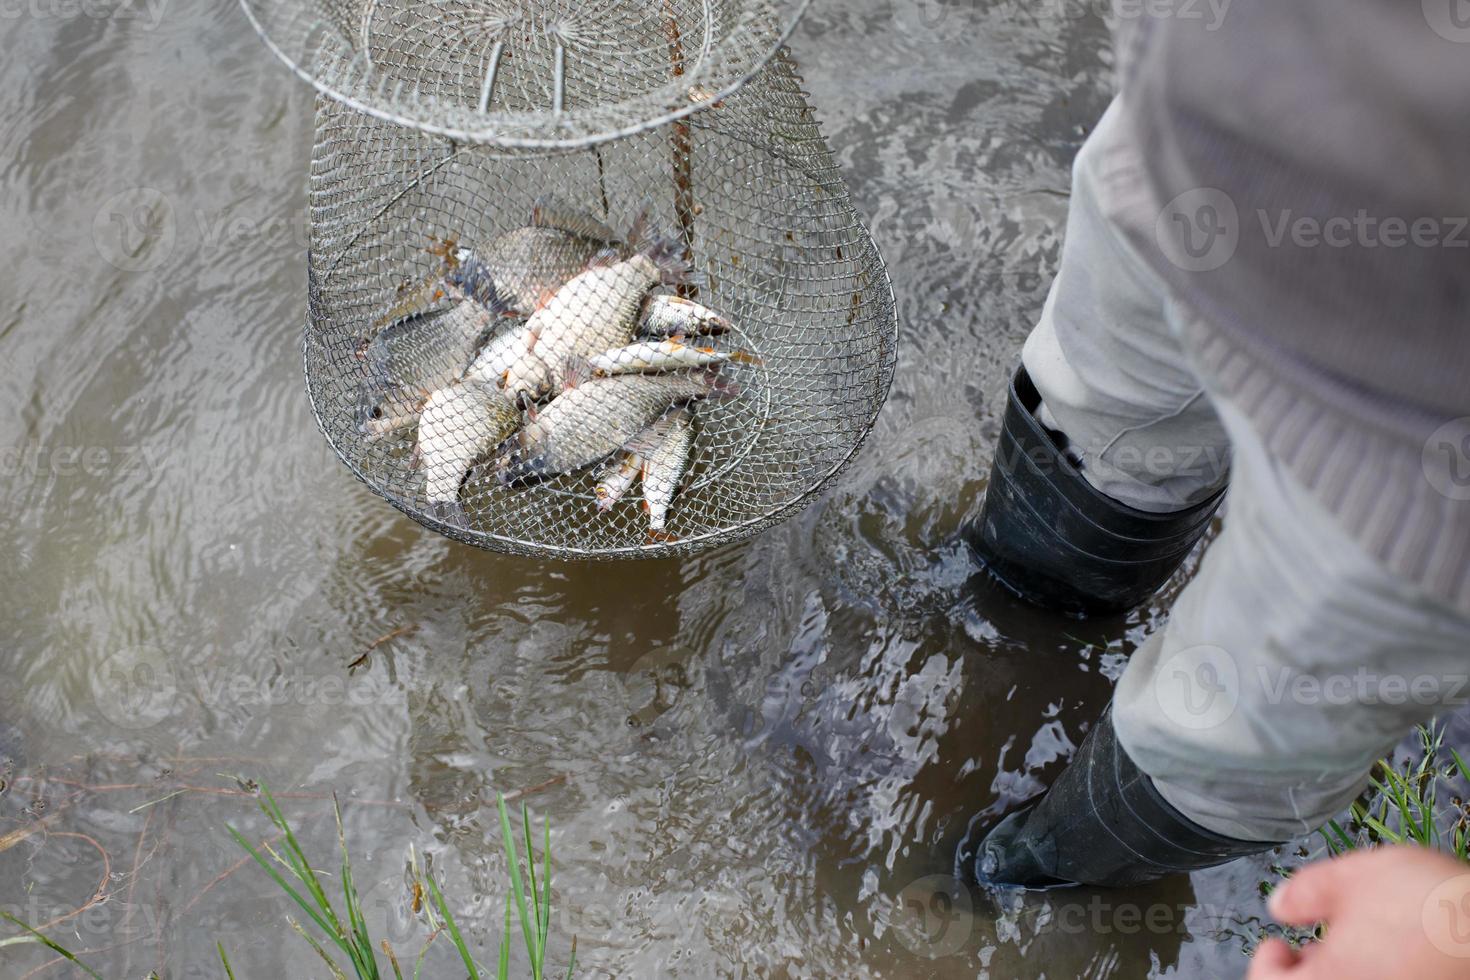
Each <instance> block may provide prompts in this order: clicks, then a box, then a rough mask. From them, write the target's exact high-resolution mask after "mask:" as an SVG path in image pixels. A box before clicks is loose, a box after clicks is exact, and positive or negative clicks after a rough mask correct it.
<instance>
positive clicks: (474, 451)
mask: <svg viewBox="0 0 1470 980" xmlns="http://www.w3.org/2000/svg"><path fill="white" fill-rule="evenodd" d="M520 424H521V413H520V411H519V410H518V409H517V408H516V407H515V406H514V405H513V404H511V403H510V402H509V401H507V400H506V399H505V397H504V396H503V395H501V393H500V392H498V391H494V390H491V389H487V388H486V387H485V386H483V385H479V384H475V383H474V382H465V381H457V382H455V383H454V384H451V385H449V386H447V387H444V388H440V389H439V390H437V391H435V392H434V393H433V394H431V395H430V396H429V397H428V400H427V401H426V402H425V404H424V410H423V415H422V417H421V418H420V419H419V441H418V451H419V456H420V459H421V461H422V463H423V468H424V496H425V497H426V498H427V499H428V501H429V503H430V504H432V505H436V507H435V509H436V511H438V512H440V513H441V514H442V513H444V512H445V511H446V510H447V511H450V512H451V513H452V512H453V511H454V509H455V508H456V507H457V506H458V500H459V488H460V485H461V484H462V483H463V482H464V478H465V476H466V474H468V473H469V470H470V468H471V467H472V466H473V465H474V464H475V463H476V462H478V461H479V460H480V459H482V458H484V457H485V456H486V455H487V454H488V453H490V452H491V451H493V450H494V449H495V448H496V447H497V446H499V445H500V444H501V443H503V442H504V441H505V440H506V438H508V437H509V436H510V435H511V434H512V433H514V432H515V430H516V428H517V427H518V426H519V425H520Z"/></svg>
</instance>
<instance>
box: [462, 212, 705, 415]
mask: <svg viewBox="0 0 1470 980" xmlns="http://www.w3.org/2000/svg"><path fill="white" fill-rule="evenodd" d="M639 224H641V219H640V222H639ZM636 227H637V225H635V228H636ZM692 278H693V274H692V272H691V271H690V269H689V267H688V265H687V263H686V262H685V260H684V258H683V251H682V247H681V246H680V245H679V244H678V243H677V242H676V241H675V240H674V239H672V238H654V239H652V240H650V241H649V242H648V243H647V244H646V245H645V246H643V247H642V248H641V249H640V250H639V251H638V252H635V253H634V254H633V255H632V256H631V257H629V258H627V259H621V260H616V261H614V260H612V259H611V258H610V257H609V258H608V260H607V261H604V262H601V263H598V262H594V264H593V266H592V267H591V268H589V269H587V270H586V271H585V272H581V273H578V274H577V275H576V276H574V277H572V278H571V279H570V280H568V282H567V284H566V285H565V286H563V287H561V289H559V290H557V291H556V294H555V295H553V296H552V297H551V299H550V300H549V301H548V302H547V303H546V304H545V305H544V306H542V307H541V308H540V309H538V310H537V311H536V312H535V313H533V314H531V318H530V319H529V320H527V321H526V322H527V323H528V324H529V325H530V326H531V329H532V332H533V333H534V334H535V341H534V347H533V350H532V351H531V352H530V353H528V354H527V356H526V357H524V358H522V360H521V362H520V363H518V364H517V365H516V366H515V369H514V370H511V371H509V372H507V373H506V374H504V375H503V376H502V377H501V379H500V383H501V385H502V386H503V387H504V388H505V390H506V391H507V392H508V393H509V394H510V395H511V396H512V397H513V398H517V399H520V400H524V399H527V398H531V399H534V398H537V397H541V395H543V394H544V393H546V392H547V391H556V390H559V389H561V388H563V387H565V386H566V383H567V381H568V380H570V377H571V376H570V372H569V369H570V368H572V367H573V366H574V365H575V364H576V362H577V360H578V359H579V358H582V359H585V358H587V357H591V356H592V355H594V354H600V353H602V352H603V351H607V350H612V349H613V348H616V347H622V346H624V345H626V344H627V343H629V342H630V341H631V340H632V339H633V333H634V330H635V329H636V328H637V325H638V313H639V310H640V309H641V308H642V303H643V296H644V294H645V293H647V292H648V290H649V289H650V288H651V287H653V286H655V285H657V284H659V283H664V284H672V283H675V282H685V281H689V280H691V279H692ZM471 370H472V371H474V370H475V369H474V368H473V367H472V369H471ZM475 373H476V374H477V376H478V377H480V378H481V379H482V380H493V379H489V378H487V377H486V373H484V372H478V371H477V372H475Z"/></svg>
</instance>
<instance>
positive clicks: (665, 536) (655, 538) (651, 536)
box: [648, 527, 682, 544]
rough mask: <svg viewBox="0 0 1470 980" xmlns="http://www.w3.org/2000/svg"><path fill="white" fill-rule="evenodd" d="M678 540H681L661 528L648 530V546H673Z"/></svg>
mask: <svg viewBox="0 0 1470 980" xmlns="http://www.w3.org/2000/svg"><path fill="white" fill-rule="evenodd" d="M679 540H682V539H681V538H680V537H679V536H678V535H677V534H675V533H673V532H672V531H665V530H664V529H663V528H661V527H659V528H649V529H648V543H649V544H673V543H674V542H676V541H679Z"/></svg>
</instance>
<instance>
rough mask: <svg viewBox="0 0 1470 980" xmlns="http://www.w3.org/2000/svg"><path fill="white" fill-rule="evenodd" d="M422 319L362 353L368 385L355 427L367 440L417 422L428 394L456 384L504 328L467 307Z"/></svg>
mask: <svg viewBox="0 0 1470 980" xmlns="http://www.w3.org/2000/svg"><path fill="white" fill-rule="evenodd" d="M423 319H424V322H416V321H415V320H406V321H404V322H402V323H397V324H394V325H393V326H391V327H389V328H388V329H386V330H384V331H383V332H382V333H380V334H379V335H378V336H377V338H376V339H375V340H373V342H372V343H371V344H370V345H369V346H368V348H367V350H366V352H365V353H364V356H363V360H364V361H365V362H366V363H367V374H368V380H367V381H366V382H365V383H364V385H363V389H362V391H361V393H360V394H359V397H358V404H357V410H356V422H357V431H358V433H359V434H360V435H362V436H363V437H364V438H366V439H368V440H369V441H377V440H379V439H383V438H386V437H388V436H390V435H393V434H394V433H396V432H400V431H402V430H404V429H406V428H409V427H410V426H412V425H413V424H414V423H415V422H417V421H418V417H419V412H420V410H421V409H422V408H423V404H424V402H425V401H426V400H427V399H428V397H429V394H430V393H431V392H433V391H436V390H437V389H439V388H443V387H446V386H447V385H449V384H450V383H452V382H454V381H455V380H457V379H458V378H459V377H460V376H461V375H462V374H463V373H464V371H465V368H466V366H467V365H468V363H469V362H470V360H471V359H472V358H473V357H474V356H475V351H476V350H477V349H478V348H479V346H480V344H481V343H482V342H483V341H484V340H485V338H486V337H487V336H488V335H490V334H492V333H493V331H494V330H495V329H496V328H497V327H499V326H500V321H499V320H497V319H496V317H495V316H494V315H493V314H492V313H490V312H489V311H488V310H484V309H481V308H480V307H478V306H476V305H475V304H473V303H469V302H460V303H457V304H455V305H454V306H453V307H451V308H450V309H449V310H447V311H445V312H443V313H439V314H431V315H430V316H428V317H425V318H423Z"/></svg>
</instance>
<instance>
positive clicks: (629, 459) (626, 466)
mask: <svg viewBox="0 0 1470 980" xmlns="http://www.w3.org/2000/svg"><path fill="white" fill-rule="evenodd" d="M642 472H643V457H642V456H640V455H638V454H637V453H625V454H623V455H622V456H621V457H618V456H614V457H613V458H612V459H610V460H608V463H607V466H605V467H604V468H603V470H602V473H601V474H600V475H599V476H598V478H597V486H596V487H595V488H593V491H592V492H593V493H594V494H595V495H596V497H597V510H598V511H599V512H600V513H606V512H608V511H610V510H612V507H613V504H616V503H617V502H618V501H619V500H621V499H623V495H624V494H626V493H627V492H628V491H629V490H630V489H632V487H633V484H634V483H637V482H638V477H639V476H640V475H641V474H642Z"/></svg>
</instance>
